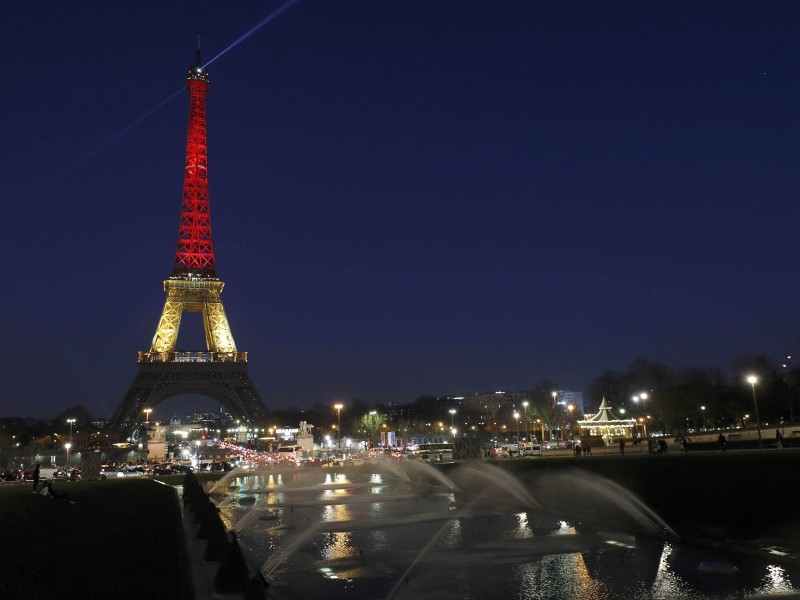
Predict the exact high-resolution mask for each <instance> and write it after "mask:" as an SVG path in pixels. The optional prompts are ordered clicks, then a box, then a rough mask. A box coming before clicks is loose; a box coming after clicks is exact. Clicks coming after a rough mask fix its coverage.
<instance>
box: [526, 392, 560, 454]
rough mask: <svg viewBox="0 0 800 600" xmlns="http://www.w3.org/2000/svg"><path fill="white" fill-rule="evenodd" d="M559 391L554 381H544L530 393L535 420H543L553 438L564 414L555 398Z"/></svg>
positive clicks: (531, 409)
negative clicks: (556, 425) (555, 393)
mask: <svg viewBox="0 0 800 600" xmlns="http://www.w3.org/2000/svg"><path fill="white" fill-rule="evenodd" d="M557 389H558V385H557V384H556V383H555V382H554V381H550V380H549V379H544V380H542V381H540V382H539V383H537V384H536V385H535V386H534V387H533V389H532V390H530V391H529V392H528V400H529V402H530V405H531V407H530V411H531V414H532V415H533V418H534V420H535V419H536V418H539V419H541V420H542V423H544V424H545V425H546V426H547V427H548V429H549V430H550V435H551V437H552V435H553V431H554V430H555V424H556V423H557V422H558V420H559V418H560V417H561V415H560V413H561V412H563V411H562V410H561V409H560V407H559V406H558V405H557V404H556V401H555V399H554V398H553V393H554V392H555V391H556V390H557ZM542 441H544V440H542Z"/></svg>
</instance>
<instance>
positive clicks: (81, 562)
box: [0, 477, 185, 600]
mask: <svg viewBox="0 0 800 600" xmlns="http://www.w3.org/2000/svg"><path fill="white" fill-rule="evenodd" d="M170 479H172V480H174V482H173V481H171V482H170V483H173V484H174V485H177V484H179V483H180V482H181V481H182V478H180V477H173V478H170ZM54 487H55V488H56V490H57V491H59V492H67V493H68V495H69V498H70V499H71V500H74V501H75V503H74V504H72V503H70V502H68V501H66V500H53V499H50V498H46V497H44V496H41V495H39V494H37V495H34V494H32V493H31V492H32V485H31V484H30V483H29V482H26V483H25V485H24V486H7V487H0V532H2V533H0V570H1V571H2V577H0V598H9V599H12V598H14V599H16V598H25V599H36V598H47V599H48V600H55V599H60V598H64V599H70V600H72V599H76V598H80V599H82V600H93V599H95V598H96V599H98V600H100V599H103V600H106V599H114V598H120V599H123V598H124V599H128V598H146V599H147V600H160V599H164V600H167V599H169V600H181V598H182V596H181V593H182V592H181V570H180V569H181V567H180V558H181V556H182V554H181V553H182V552H184V551H185V547H180V546H179V543H180V538H178V537H176V532H177V531H182V530H177V529H176V528H178V527H180V522H179V521H178V517H179V514H178V512H177V509H176V501H175V491H174V490H173V489H172V488H171V487H169V486H166V485H161V484H159V483H157V482H155V481H152V480H148V479H126V480H107V481H79V482H57V483H55V484H54Z"/></svg>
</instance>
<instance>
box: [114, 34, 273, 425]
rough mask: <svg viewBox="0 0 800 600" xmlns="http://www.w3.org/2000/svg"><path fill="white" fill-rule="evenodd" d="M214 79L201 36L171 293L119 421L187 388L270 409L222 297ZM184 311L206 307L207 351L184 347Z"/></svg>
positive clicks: (235, 407)
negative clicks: (214, 186) (210, 113)
mask: <svg viewBox="0 0 800 600" xmlns="http://www.w3.org/2000/svg"><path fill="white" fill-rule="evenodd" d="M208 86H209V76H208V71H207V70H206V69H204V68H203V65H202V62H201V61H200V45H199V40H198V47H197V59H196V62H195V64H194V65H192V66H191V67H190V68H189V73H188V75H187V77H186V87H187V89H188V90H189V98H190V104H189V131H188V135H187V139H186V164H185V168H184V177H183V201H182V204H181V217H180V227H179V231H178V246H177V249H176V251H175V264H174V268H173V271H172V275H171V276H170V277H169V279H167V280H166V281H164V291H165V292H166V293H167V299H166V302H165V303H164V309H163V310H162V312H161V318H160V319H159V321H158V326H157V327H156V333H155V335H154V336H153V342H152V344H151V346H150V350H149V351H147V352H139V373H138V374H137V376H136V378H135V379H134V381H133V383H132V384H131V386H130V388H129V389H128V393H127V394H126V395H125V398H124V399H123V401H122V403H121V404H120V406H119V407H118V408H117V411H116V413H115V414H114V417H113V419H112V422H113V424H115V425H117V426H125V425H127V424H130V423H132V422H134V421H135V420H136V419H137V417H141V415H142V414H143V413H142V411H143V410H144V409H145V408H152V407H153V406H155V405H157V404H158V403H160V402H162V401H164V400H166V399H167V398H170V397H172V396H176V395H178V394H184V393H198V394H203V395H207V396H210V397H212V398H214V399H216V400H218V401H219V402H220V403H221V404H222V405H223V406H225V407H226V408H228V410H230V411H231V413H233V414H234V416H236V417H238V418H244V419H257V418H259V417H262V416H264V415H265V414H266V409H265V407H264V405H263V403H262V402H261V399H260V397H259V395H258V392H257V391H256V388H255V386H254V385H253V382H252V380H251V379H250V377H249V375H248V374H247V353H246V352H239V351H237V349H236V344H235V343H234V341H233V335H232V334H231V330H230V326H229V325H228V318H227V317H226V315H225V309H224V307H223V305H222V300H221V298H220V295H221V294H222V289H223V287H224V285H225V284H224V283H223V282H222V281H221V280H220V279H219V278H218V277H217V272H216V264H215V259H214V247H213V244H212V239H211V210H210V204H209V194H208V144H207V137H206V92H207V91H208ZM184 312H200V313H202V317H203V328H204V330H205V338H206V349H205V350H204V351H180V350H177V348H176V344H177V341H178V331H179V329H180V324H181V317H182V316H183V313H184Z"/></svg>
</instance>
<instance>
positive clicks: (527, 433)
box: [522, 400, 531, 441]
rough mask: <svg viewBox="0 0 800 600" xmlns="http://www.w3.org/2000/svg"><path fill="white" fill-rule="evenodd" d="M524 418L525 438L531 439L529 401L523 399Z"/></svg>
mask: <svg viewBox="0 0 800 600" xmlns="http://www.w3.org/2000/svg"><path fill="white" fill-rule="evenodd" d="M522 418H523V419H524V421H525V438H526V439H527V440H528V441H530V439H531V427H530V425H529V424H528V401H527V400H523V401H522Z"/></svg>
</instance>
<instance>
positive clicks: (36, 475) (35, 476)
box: [33, 463, 39, 494]
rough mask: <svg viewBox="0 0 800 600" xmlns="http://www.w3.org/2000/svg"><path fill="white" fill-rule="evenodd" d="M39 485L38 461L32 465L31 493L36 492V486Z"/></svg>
mask: <svg viewBox="0 0 800 600" xmlns="http://www.w3.org/2000/svg"><path fill="white" fill-rule="evenodd" d="M37 487H39V463H36V466H35V467H33V493H34V494H35V493H36V488H37Z"/></svg>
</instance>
